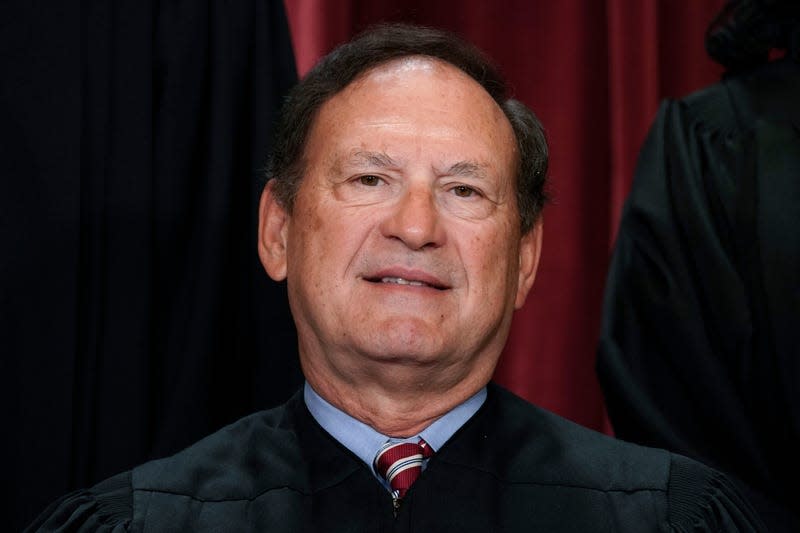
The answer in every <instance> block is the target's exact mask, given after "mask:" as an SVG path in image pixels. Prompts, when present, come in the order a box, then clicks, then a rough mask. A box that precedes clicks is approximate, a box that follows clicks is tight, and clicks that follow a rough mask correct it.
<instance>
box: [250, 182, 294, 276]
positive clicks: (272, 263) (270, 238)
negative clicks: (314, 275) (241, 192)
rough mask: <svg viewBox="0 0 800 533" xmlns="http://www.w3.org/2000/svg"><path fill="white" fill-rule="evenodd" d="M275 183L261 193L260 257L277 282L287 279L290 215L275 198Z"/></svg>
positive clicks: (259, 213) (259, 222)
mask: <svg viewBox="0 0 800 533" xmlns="http://www.w3.org/2000/svg"><path fill="white" fill-rule="evenodd" d="M274 185H275V182H274V181H269V182H268V183H267V185H266V186H265V187H264V190H263V191H262V192H261V201H260V202H259V206H258V257H259V258H260V259H261V264H262V265H264V270H266V271H267V274H269V277H271V278H272V279H274V280H275V281H283V280H284V279H286V245H287V234H288V231H287V229H288V224H289V214H288V213H287V212H286V209H285V208H284V207H283V206H282V205H281V203H280V202H279V201H278V199H277V198H276V196H275V192H274V191H273V189H274Z"/></svg>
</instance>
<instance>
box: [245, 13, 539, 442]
mask: <svg viewBox="0 0 800 533" xmlns="http://www.w3.org/2000/svg"><path fill="white" fill-rule="evenodd" d="M415 32H422V34H424V35H427V36H428V41H426V42H428V45H429V46H428V47H427V48H431V50H432V51H433V50H434V49H435V50H438V51H439V52H441V51H442V50H446V49H448V47H449V49H450V50H456V49H458V50H461V49H462V48H463V50H462V51H461V52H459V54H455V53H454V52H453V53H449V52H448V53H449V54H450V55H453V56H454V57H456V59H458V58H460V57H462V56H467V55H468V56H469V57H470V58H473V59H474V58H478V57H479V56H478V55H477V53H476V52H474V51H472V50H471V49H469V50H468V48H467V47H466V45H464V44H462V43H461V42H460V41H451V40H450V39H452V38H450V37H445V36H443V35H442V34H439V33H437V32H433V31H432V30H417V29H408V28H400V29H398V28H393V29H383V30H380V31H379V32H378V33H377V34H375V35H367V36H365V37H361V38H360V40H357V41H356V43H358V42H362V45H363V41H364V40H366V41H367V42H369V43H370V44H369V47H368V48H367V49H369V50H376V52H375V53H378V54H381V55H382V57H383V56H385V57H388V58H387V59H385V60H382V61H372V64H371V66H370V67H369V68H367V69H362V70H360V71H359V73H357V74H356V73H350V72H348V73H346V75H344V74H342V76H343V78H344V80H345V81H341V80H340V81H338V82H337V83H338V84H340V85H341V84H343V87H342V88H341V89H340V90H337V91H334V92H332V93H330V91H328V92H325V96H319V95H318V96H315V97H313V98H311V97H307V96H304V97H303V99H302V100H303V102H306V103H305V104H304V105H306V106H308V107H309V108H310V109H314V111H313V112H308V111H306V112H301V111H302V110H301V109H300V107H298V106H300V103H299V100H298V96H297V95H298V94H301V95H302V94H306V95H307V93H309V91H303V90H300V91H295V92H294V93H293V94H294V96H293V97H292V98H293V99H292V100H290V102H289V103H288V104H287V105H288V106H289V107H290V111H289V112H288V116H298V117H305V118H298V119H297V120H298V122H297V124H296V125H297V128H298V130H299V131H300V133H293V132H290V131H288V128H287V127H286V124H284V126H283V127H284V129H285V130H286V133H287V135H297V136H298V139H295V140H294V141H292V142H289V143H285V144H287V145H290V146H294V148H291V150H289V152H291V151H292V150H300V152H299V155H298V154H295V155H293V156H290V154H289V152H287V149H286V148H283V149H281V150H283V151H282V152H281V151H279V153H278V155H277V156H276V157H275V161H276V163H274V164H273V166H272V169H273V172H275V175H274V179H273V180H272V181H271V182H270V183H268V185H267V186H266V188H265V191H264V194H263V196H262V201H261V213H260V214H261V221H260V227H259V253H260V255H261V259H262V262H263V263H264V266H265V268H266V269H267V272H268V273H269V274H270V276H272V277H273V278H274V279H276V280H282V279H287V282H288V289H289V301H290V305H291V307H292V314H293V316H294V318H295V323H296V324H297V331H298V338H299V345H300V357H301V364H302V366H303V371H304V373H305V375H306V378H307V379H308V381H309V382H310V383H311V384H312V386H314V388H315V389H316V390H317V391H318V392H320V393H322V394H323V396H325V397H326V398H328V399H329V400H331V401H333V402H334V403H336V404H338V405H339V406H340V407H342V408H344V409H345V410H346V411H348V412H350V413H351V414H354V415H355V416H358V417H359V418H361V419H362V420H364V421H367V422H368V423H370V416H369V415H368V414H364V412H365V411H370V410H371V409H374V410H376V411H381V410H382V409H381V408H380V407H376V406H375V405H373V403H375V402H380V401H382V399H383V398H388V397H390V396H394V397H397V396H403V395H419V396H420V397H423V396H425V395H430V394H431V393H432V392H436V393H441V394H444V395H445V396H446V398H447V400H445V401H444V403H443V404H442V405H440V407H445V405H444V404H445V403H447V402H448V401H461V400H463V399H465V398H466V397H468V396H469V395H471V394H473V393H474V392H475V391H476V390H477V389H479V388H480V387H481V386H483V385H485V383H486V382H487V381H488V380H489V379H490V377H491V374H492V372H493V370H494V367H495V365H496V363H497V359H498V357H499V355H500V353H501V351H502V348H503V345H504V344H505V340H506V338H507V335H508V329H509V327H510V323H511V315H512V314H513V310H514V309H515V308H519V307H520V306H521V305H522V304H523V303H524V301H525V297H526V296H527V293H528V291H529V289H530V287H531V285H532V283H533V278H534V276H535V271H536V266H537V263H538V257H539V250H540V243H541V229H540V226H539V224H538V215H539V212H538V210H539V209H540V208H541V206H540V204H541V201H542V199H541V198H540V197H539V198H535V199H528V200H526V201H525V202H523V203H524V204H525V205H527V206H528V207H529V208H530V209H533V211H531V212H530V213H529V215H528V222H526V217H525V216H521V215H520V207H519V205H520V201H519V197H520V192H519V190H518V189H519V187H518V183H520V182H524V181H525V180H527V182H530V181H531V180H533V181H537V180H539V181H541V180H542V179H543V176H539V175H535V176H528V177H525V178H519V177H518V175H519V172H520V168H522V167H526V165H527V164H521V163H520V160H521V157H520V152H521V150H523V149H521V146H522V145H523V144H525V143H530V142H531V138H530V136H534V137H536V136H538V137H539V138H542V136H541V130H540V128H539V127H538V123H537V122H536V119H535V118H533V115H532V114H530V112H529V111H527V110H526V109H525V108H524V107H523V106H522V105H521V104H516V103H510V101H507V100H504V99H503V98H504V97H502V98H501V97H499V96H497V95H498V94H500V92H502V83H501V82H500V81H499V78H498V77H497V76H496V75H495V74H493V73H492V72H493V71H490V70H488V68H489V67H488V66H487V67H485V68H484V67H480V68H484V70H485V72H484V74H485V75H483V76H482V77H481V78H480V79H481V80H483V81H484V82H485V83H484V84H482V83H478V82H477V81H476V79H475V77H474V76H472V75H471V74H468V73H467V72H465V70H464V69H462V68H459V67H458V66H455V65H454V64H453V63H451V62H450V61H444V60H442V59H441V58H440V57H439V56H440V55H441V54H438V55H430V54H425V55H421V54H419V53H416V51H412V52H411V53H402V54H399V53H392V51H393V50H394V47H395V45H396V41H397V39H398V34H406V33H411V34H415ZM381 35H383V36H388V37H387V39H388V40H384V41H382V40H381ZM405 37H406V38H405V39H404V40H403V42H406V41H408V40H409V39H408V35H406V36H405ZM431 37H437V38H439V39H440V41H441V42H442V43H443V44H442V45H441V46H439V47H438V48H437V47H433V46H432V45H430V38H431ZM382 42H383V45H382V46H381V43H382ZM445 44H446V46H445ZM346 46H352V43H351V45H346ZM420 46H421V45H420ZM459 47H460V48H459ZM423 48H425V49H427V48H426V47H423ZM467 51H469V54H471V55H469V54H467ZM343 54H344V55H354V56H355V57H363V61H367V59H366V58H369V57H371V56H369V55H368V54H367V55H364V54H363V53H359V54H356V53H355V52H353V51H347V50H345V51H344V52H341V51H339V52H334V53H333V54H332V56H333V58H331V56H329V57H328V58H327V59H325V60H323V66H322V67H318V68H317V70H316V71H315V72H316V73H317V74H312V75H316V76H321V77H323V78H326V79H327V78H329V77H331V76H333V74H332V73H331V74H326V75H323V74H320V71H321V70H322V71H325V70H326V69H327V68H328V66H329V65H331V64H334V65H335V64H338V63H337V62H338V61H342V60H341V59H337V58H341V56H342V55H343ZM448 57H449V56H448ZM475 61H477V59H475ZM481 61H483V60H482V59H481ZM344 63H345V64H350V61H349V60H348V61H345V62H344ZM465 64H468V65H472V63H471V62H466V63H465ZM481 64H483V63H481ZM352 68H353V69H354V70H355V67H352ZM470 68H473V67H470ZM474 68H475V69H478V68H479V67H477V66H475V67H474ZM476 72H477V71H476ZM480 72H483V71H480ZM478 73H479V72H478ZM334 77H335V76H334ZM302 83H309V82H307V81H304V82H302ZM313 83H317V82H313ZM320 83H321V82H320ZM486 87H488V88H489V89H491V90H492V91H494V94H493V93H491V92H489V91H487V89H486ZM498 91H500V92H498ZM312 92H313V91H312ZM316 92H317V93H319V92H320V91H316ZM323 92H324V91H323ZM329 93H330V94H329ZM498 98H500V100H498ZM498 101H500V102H502V105H504V106H505V107H502V106H501V104H500V103H498ZM320 102H321V103H320ZM509 106H510V107H509ZM507 109H511V112H512V114H513V116H514V117H517V118H515V119H513V120H517V119H519V117H522V119H519V120H521V121H522V120H524V121H525V126H524V127H523V126H521V125H520V124H517V126H518V127H515V126H514V122H513V120H509V118H508V114H507V113H509V111H508V110H507ZM303 121H308V123H307V124H305V123H303ZM519 130H522V131H524V132H525V133H524V134H525V135H527V136H529V137H526V138H524V139H522V140H520V136H519V135H520V134H519ZM301 139H302V140H301ZM526 146H527V145H526ZM542 146H543V141H542ZM538 154H539V156H538V157H539V158H540V159H541V161H538V163H537V164H538V165H539V166H538V167H537V169H538V171H539V172H542V173H543V172H544V165H545V164H546V156H545V151H544V148H543V147H542V148H541V150H540V151H539V152H538ZM523 159H524V158H523ZM281 160H283V163H280V161H281ZM528 166H530V165H528ZM280 169H283V170H280ZM535 172H536V171H535ZM292 173H296V175H292ZM539 189H541V187H539ZM539 193H540V194H541V190H539ZM526 202H527V203H526ZM531 205H533V206H536V205H538V206H539V207H533V208H531V207H530V206H531ZM354 398H355V399H354ZM347 402H356V403H357V404H359V405H356V406H354V405H348V404H347ZM369 402H372V403H369ZM450 407H452V405H450ZM359 414H360V416H359ZM439 414H441V413H439ZM431 416H435V415H431ZM406 429H408V428H406ZM398 431H399V429H398Z"/></svg>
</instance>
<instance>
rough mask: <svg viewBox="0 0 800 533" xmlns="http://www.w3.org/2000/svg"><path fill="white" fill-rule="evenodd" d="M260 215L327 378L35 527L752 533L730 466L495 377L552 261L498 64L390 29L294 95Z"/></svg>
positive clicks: (269, 251)
mask: <svg viewBox="0 0 800 533" xmlns="http://www.w3.org/2000/svg"><path fill="white" fill-rule="evenodd" d="M278 135H279V137H278V146H277V148H276V151H275V153H274V155H273V158H272V162H271V164H270V170H269V174H270V178H271V180H270V181H269V183H268V184H267V186H266V187H265V190H264V193H263V196H262V200H261V206H260V226H259V253H260V256H261V259H262V262H263V263H264V266H265V268H266V270H267V272H268V273H269V275H270V276H271V277H272V278H274V279H276V280H279V281H280V280H284V279H285V280H286V281H287V284H288V293H289V303H290V306H291V309H292V313H293V316H294V318H295V321H296V324H297V331H298V342H299V351H300V358H301V364H302V367H303V371H304V374H305V376H306V379H307V384H306V387H305V389H304V391H303V392H302V393H298V394H297V395H296V396H295V397H294V398H292V399H290V400H289V402H288V403H286V404H285V405H283V406H282V407H279V408H277V409H273V410H271V411H266V412H262V413H257V414H255V415H252V416H250V417H248V418H245V419H243V420H241V421H239V422H237V423H235V424H233V425H232V426H230V427H228V428H225V429H223V430H222V431H220V432H218V433H216V434H214V435H212V436H210V437H208V438H207V439H204V440H203V441H201V442H200V443H198V444H196V445H194V446H192V447H190V448H188V449H187V450H184V451H183V452H181V453H179V454H177V455H175V456H173V457H171V458H167V459H164V460H160V461H155V462H151V463H148V464H145V465H143V466H140V467H138V468H136V469H134V470H133V471H132V472H129V473H125V474H122V475H120V476H117V477H115V478H112V479H110V480H108V481H106V482H103V483H101V484H100V485H98V486H97V487H95V488H93V489H90V490H89V491H83V492H80V493H76V494H73V495H70V496H67V497H66V498H64V499H63V500H62V501H60V502H57V503H56V504H54V505H53V506H52V507H51V508H50V509H48V510H47V511H46V512H45V513H44V514H43V515H42V517H40V519H39V520H38V521H37V522H36V523H35V524H34V525H33V527H32V529H34V528H37V527H41V528H43V529H59V528H61V529H68V530H79V529H81V528H85V529H88V530H95V529H103V528H107V529H114V528H116V529H119V530H131V531H211V530H214V531H222V530H225V531H250V530H253V531H256V530H258V531H286V532H290V531H359V532H361V531H412V530H414V531H426V532H443V531H444V532H446V531H476V532H477V531H480V532H485V531H494V530H500V531H547V532H552V531H636V532H642V531H662V530H663V531H672V530H682V529H686V530H689V529H692V530H701V531H704V530H708V531H753V530H758V529H759V525H758V523H757V522H756V521H755V519H753V518H752V517H751V514H750V510H749V507H748V506H747V505H746V504H745V503H744V502H742V501H741V500H739V499H738V496H737V495H736V494H735V493H734V492H732V490H731V489H729V488H728V485H727V482H726V480H725V479H724V478H722V477H721V476H720V475H719V474H717V473H715V472H713V471H710V470H708V469H706V468H705V467H703V466H701V465H699V464H698V463H694V462H692V461H690V460H688V459H685V458H682V457H679V456H674V455H670V454H669V453H667V452H663V451H657V450H650V449H646V448H640V447H636V446H632V445H627V444H624V443H620V442H616V441H614V440H612V439H609V438H607V437H604V436H601V435H598V434H596V433H594V432H591V431H589V430H586V429H583V428H580V427H578V426H575V425H573V424H571V423H569V422H566V421H564V420H562V419H559V418H558V417H556V416H554V415H552V414H548V413H546V412H543V411H540V410H538V409H536V408H534V407H533V406H531V405H529V404H527V403H525V402H524V401H522V400H520V399H519V398H516V397H514V396H513V395H511V394H510V393H508V392H506V391H504V390H502V389H500V388H499V387H496V386H494V385H487V384H488V383H489V380H490V378H491V376H492V372H493V370H494V367H495V365H496V363H497V359H498V357H499V356H500V353H501V351H502V348H503V345H504V343H505V341H506V336H507V334H508V329H509V326H510V322H511V316H512V313H513V311H514V309H517V308H519V307H520V306H522V304H523V303H524V301H525V298H526V296H527V293H528V291H529V290H530V288H531V285H532V284H533V280H534V276H535V273H536V266H537V263H538V259H539V251H540V248H541V238H542V226H541V219H540V213H541V208H542V205H543V203H544V199H545V198H544V193H543V186H544V174H545V170H546V165H547V152H546V145H545V143H544V136H543V134H542V130H541V127H540V125H539V123H538V121H537V120H536V118H535V117H534V116H533V114H532V113H531V112H530V111H529V110H528V109H526V108H525V107H524V106H523V105H522V104H520V103H519V102H516V101H514V100H511V99H509V98H508V97H507V96H506V94H505V86H504V84H503V82H502V80H501V79H500V77H499V76H498V75H497V74H496V73H495V71H494V69H493V68H492V67H491V65H490V64H488V63H487V61H486V60H485V59H484V58H483V56H482V55H480V54H479V53H478V52H477V51H475V50H474V49H473V48H471V47H470V46H468V45H466V44H465V43H463V42H461V41H459V40H457V39H455V38H453V37H452V36H450V35H447V34H443V33H441V32H438V31H434V30H429V29H422V28H414V27H407V26H390V27H384V28H380V29H377V30H373V31H372V32H368V33H367V34H365V35H363V36H361V37H359V38H357V39H356V40H355V41H353V42H351V43H349V44H347V45H345V46H343V47H341V48H339V49H338V50H336V51H334V52H333V53H332V54H330V55H329V56H328V57H326V58H325V59H323V60H322V62H321V63H320V64H319V65H317V67H316V68H315V69H314V70H313V71H312V72H311V73H310V74H309V75H308V76H307V77H306V78H305V79H304V80H303V81H302V82H301V83H300V84H299V85H298V86H297V88H295V90H294V91H293V92H292V94H291V95H290V97H289V99H288V101H287V103H286V106H285V109H284V114H283V118H282V122H281V124H280V126H279V130H278Z"/></svg>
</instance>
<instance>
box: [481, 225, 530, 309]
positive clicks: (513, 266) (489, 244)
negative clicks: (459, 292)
mask: <svg viewBox="0 0 800 533" xmlns="http://www.w3.org/2000/svg"><path fill="white" fill-rule="evenodd" d="M508 232H509V230H508V228H499V229H498V230H497V231H494V232H490V233H488V234H477V235H473V236H472V237H471V238H470V241H469V248H470V251H469V258H470V259H469V260H470V267H471V269H472V271H473V276H474V278H475V280H476V281H477V282H478V292H479V293H480V294H481V295H482V297H483V298H487V299H489V298H491V299H495V298H498V297H505V296H506V295H508V294H511V293H513V292H514V290H515V289H516V282H517V270H518V263H519V258H518V257H517V255H518V252H517V248H516V246H515V245H514V241H513V240H511V239H508V235H509V233H508ZM487 301H488V300H487Z"/></svg>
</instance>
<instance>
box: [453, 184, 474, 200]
mask: <svg viewBox="0 0 800 533" xmlns="http://www.w3.org/2000/svg"><path fill="white" fill-rule="evenodd" d="M451 190H452V191H453V193H454V194H455V195H456V196H460V197H461V198H469V197H470V196H473V195H475V194H477V191H476V190H475V189H473V188H472V187H467V186H466V185H456V186H455V187H453V188H452V189H451Z"/></svg>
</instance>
